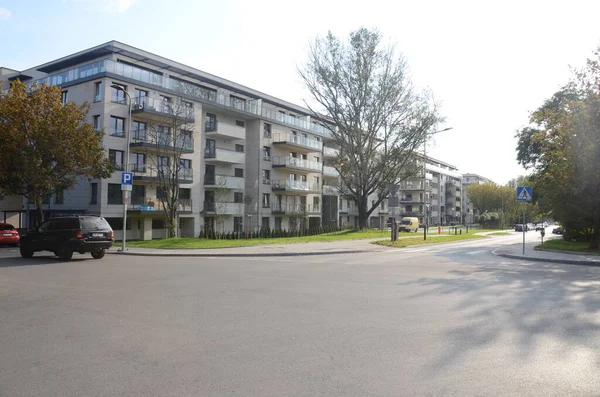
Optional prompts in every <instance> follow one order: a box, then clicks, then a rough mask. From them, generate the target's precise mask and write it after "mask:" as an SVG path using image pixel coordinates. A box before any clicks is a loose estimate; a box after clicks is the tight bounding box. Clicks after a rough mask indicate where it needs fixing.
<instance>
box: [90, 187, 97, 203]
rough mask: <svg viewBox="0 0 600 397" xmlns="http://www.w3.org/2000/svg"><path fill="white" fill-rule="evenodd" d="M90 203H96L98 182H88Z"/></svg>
mask: <svg viewBox="0 0 600 397" xmlns="http://www.w3.org/2000/svg"><path fill="white" fill-rule="evenodd" d="M90 191H91V194H90V204H98V184H97V183H96V182H94V183H90Z"/></svg>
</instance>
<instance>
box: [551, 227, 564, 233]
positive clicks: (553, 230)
mask: <svg viewBox="0 0 600 397" xmlns="http://www.w3.org/2000/svg"><path fill="white" fill-rule="evenodd" d="M563 232H564V230H563V228H562V227H560V226H559V227H555V228H554V229H552V234H563Z"/></svg>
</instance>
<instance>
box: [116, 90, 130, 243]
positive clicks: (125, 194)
mask: <svg viewBox="0 0 600 397" xmlns="http://www.w3.org/2000/svg"><path fill="white" fill-rule="evenodd" d="M111 87H113V86H111ZM114 87H115V88H116V87H118V89H119V90H121V91H123V92H124V93H125V95H126V96H127V98H128V99H129V120H128V122H127V129H126V132H125V134H126V136H127V147H126V148H125V172H129V144H130V142H131V124H132V122H131V107H132V105H133V101H132V100H131V95H129V93H128V92H127V91H125V90H124V89H123V87H121V86H114ZM128 202H129V191H128V190H123V239H122V242H121V243H122V244H121V251H125V245H126V243H125V242H126V240H127V205H128V204H129V203H128Z"/></svg>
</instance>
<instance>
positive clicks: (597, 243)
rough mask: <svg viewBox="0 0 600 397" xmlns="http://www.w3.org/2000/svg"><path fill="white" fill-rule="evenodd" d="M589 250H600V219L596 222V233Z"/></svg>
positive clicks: (593, 234) (593, 235)
mask: <svg viewBox="0 0 600 397" xmlns="http://www.w3.org/2000/svg"><path fill="white" fill-rule="evenodd" d="M588 248H589V249H593V250H597V249H598V248H600V219H595V220H594V232H593V233H592V239H591V240H590V245H589V246H588Z"/></svg>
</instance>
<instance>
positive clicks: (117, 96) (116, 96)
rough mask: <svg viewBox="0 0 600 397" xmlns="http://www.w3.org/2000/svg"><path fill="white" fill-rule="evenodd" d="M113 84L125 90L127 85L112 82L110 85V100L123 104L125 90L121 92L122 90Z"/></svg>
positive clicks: (124, 101)
mask: <svg viewBox="0 0 600 397" xmlns="http://www.w3.org/2000/svg"><path fill="white" fill-rule="evenodd" d="M113 85H116V86H119V87H121V88H122V89H123V90H125V91H127V86H126V85H123V84H118V83H115V82H113V83H112V84H111V87H110V100H111V101H112V102H116V103H121V104H125V103H126V102H127V101H126V99H125V92H123V90H119V89H116V88H113V87H112V86H113Z"/></svg>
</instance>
